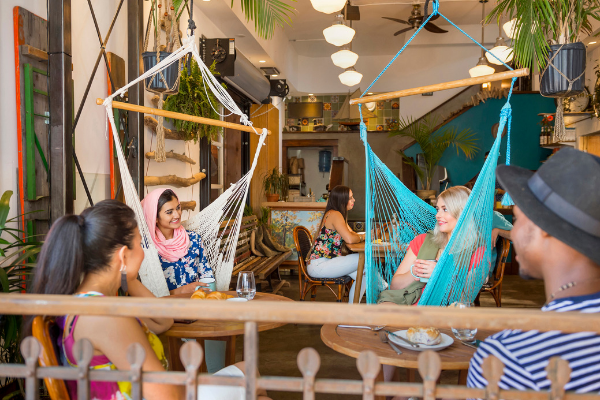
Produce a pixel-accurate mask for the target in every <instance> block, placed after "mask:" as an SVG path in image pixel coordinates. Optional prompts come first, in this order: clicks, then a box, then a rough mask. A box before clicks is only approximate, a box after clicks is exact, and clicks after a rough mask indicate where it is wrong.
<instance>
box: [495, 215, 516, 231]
mask: <svg viewBox="0 0 600 400" xmlns="http://www.w3.org/2000/svg"><path fill="white" fill-rule="evenodd" d="M492 228H499V229H504V230H507V231H509V230H511V229H512V224H511V223H510V222H508V220H507V219H506V218H504V215H502V214H500V213H499V212H498V211H494V213H493V217H492Z"/></svg>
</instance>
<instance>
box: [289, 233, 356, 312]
mask: <svg viewBox="0 0 600 400" xmlns="http://www.w3.org/2000/svg"><path fill="white" fill-rule="evenodd" d="M294 244H295V245H296V251H297V252H298V264H299V265H300V268H299V269H298V274H299V286H300V301H304V298H305V297H306V295H307V294H308V292H309V291H310V292H311V294H310V300H311V301H315V300H316V298H317V289H318V288H319V286H326V287H327V288H329V290H331V291H332V292H333V294H334V295H335V297H336V299H337V302H338V303H341V302H342V301H343V299H344V297H347V296H348V293H349V291H350V289H349V288H350V286H351V285H352V282H353V280H352V278H350V277H349V276H348V275H345V276H341V277H339V278H313V277H311V276H310V275H308V272H307V269H306V261H305V260H306V256H308V253H309V252H310V249H311V247H312V244H313V238H312V235H311V234H310V232H309V231H308V229H306V228H305V227H303V226H297V227H295V228H294ZM330 285H331V286H337V291H336V290H334V288H332V287H331V286H330Z"/></svg>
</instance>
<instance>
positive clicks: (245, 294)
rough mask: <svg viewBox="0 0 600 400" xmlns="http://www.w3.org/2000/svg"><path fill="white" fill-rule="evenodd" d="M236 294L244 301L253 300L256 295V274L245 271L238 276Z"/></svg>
mask: <svg viewBox="0 0 600 400" xmlns="http://www.w3.org/2000/svg"><path fill="white" fill-rule="evenodd" d="M236 292H237V295H238V297H240V298H242V299H247V300H252V299H253V298H254V296H255V295H256V284H255V283H254V272H252V271H244V272H240V273H239V275H238V281H237V288H236Z"/></svg>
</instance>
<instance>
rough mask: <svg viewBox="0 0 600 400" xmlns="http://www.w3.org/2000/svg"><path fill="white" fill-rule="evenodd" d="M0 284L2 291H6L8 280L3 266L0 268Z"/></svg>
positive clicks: (8, 285)
mask: <svg viewBox="0 0 600 400" xmlns="http://www.w3.org/2000/svg"><path fill="white" fill-rule="evenodd" d="M0 284H1V285H2V291H3V292H4V293H8V291H9V290H10V282H9V281H8V275H7V274H6V271H5V270H4V268H0Z"/></svg>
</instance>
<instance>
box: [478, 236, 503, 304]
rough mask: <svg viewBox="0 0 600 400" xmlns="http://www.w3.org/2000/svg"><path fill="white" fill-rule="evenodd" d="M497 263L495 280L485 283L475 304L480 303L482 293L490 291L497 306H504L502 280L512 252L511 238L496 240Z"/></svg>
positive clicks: (494, 274)
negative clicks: (509, 254)
mask: <svg viewBox="0 0 600 400" xmlns="http://www.w3.org/2000/svg"><path fill="white" fill-rule="evenodd" d="M496 243H497V244H496V253H497V254H498V256H497V258H496V265H495V267H494V273H493V278H494V279H493V281H488V282H487V283H485V284H484V285H483V287H482V288H481V290H480V291H479V294H478V295H477V298H476V299H475V305H477V306H478V305H479V296H481V294H482V293H486V292H487V293H490V294H491V295H492V297H493V298H494V300H495V301H496V307H502V280H503V279H504V269H505V268H506V260H507V259H508V253H509V252H510V240H508V239H506V238H503V237H499V238H498V241H497V242H496Z"/></svg>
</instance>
